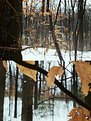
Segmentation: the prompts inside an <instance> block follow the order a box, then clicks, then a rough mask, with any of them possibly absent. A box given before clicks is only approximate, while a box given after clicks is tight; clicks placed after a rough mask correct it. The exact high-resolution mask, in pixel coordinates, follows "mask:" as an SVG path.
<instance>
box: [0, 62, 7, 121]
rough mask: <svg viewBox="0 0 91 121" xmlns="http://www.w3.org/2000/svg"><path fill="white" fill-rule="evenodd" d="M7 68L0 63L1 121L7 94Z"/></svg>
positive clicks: (1, 120) (0, 120)
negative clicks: (5, 93) (5, 94)
mask: <svg viewBox="0 0 91 121" xmlns="http://www.w3.org/2000/svg"><path fill="white" fill-rule="evenodd" d="M5 73H6V71H5V68H4V67H3V64H2V61H0V74H1V75H0V121H3V110H4V109H3V105H4V92H5V78H6V77H5Z"/></svg>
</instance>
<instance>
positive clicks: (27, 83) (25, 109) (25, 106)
mask: <svg viewBox="0 0 91 121" xmlns="http://www.w3.org/2000/svg"><path fill="white" fill-rule="evenodd" d="M33 83H34V82H33V80H32V79H30V78H29V77H27V76H25V75H24V78H23V85H22V86H23V90H22V121H32V99H33Z"/></svg>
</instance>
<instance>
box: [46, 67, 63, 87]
mask: <svg viewBox="0 0 91 121" xmlns="http://www.w3.org/2000/svg"><path fill="white" fill-rule="evenodd" d="M63 72H64V70H63V68H62V67H61V66H53V67H52V68H51V69H50V71H49V72H48V74H47V76H48V77H47V84H48V86H54V81H55V76H61V75H62V74H63Z"/></svg>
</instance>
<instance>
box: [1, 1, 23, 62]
mask: <svg viewBox="0 0 91 121" xmlns="http://www.w3.org/2000/svg"><path fill="white" fill-rule="evenodd" d="M21 13H22V1H21V0H0V58H1V59H5V60H7V59H9V60H11V59H13V58H14V57H15V58H16V57H18V55H19V57H20V51H19V50H17V49H16V48H20V45H19V43H20V37H21V29H22V27H21V25H22V24H21V23H22V22H21V20H22V19H21V18H22V14H21ZM3 47H4V48H3ZM11 48H13V49H11ZM16 55H17V56H16Z"/></svg>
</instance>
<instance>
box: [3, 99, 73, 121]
mask: <svg viewBox="0 0 91 121" xmlns="http://www.w3.org/2000/svg"><path fill="white" fill-rule="evenodd" d="M4 103H5V105H4V121H21V108H22V102H21V99H19V98H18V109H17V118H14V99H12V101H11V103H10V105H9V98H8V97H5V100H4ZM9 107H10V111H11V112H10V114H9ZM72 107H73V103H72V101H69V102H68V103H66V102H65V101H61V100H56V101H54V111H53V115H52V114H50V110H49V108H48V109H47V108H46V107H45V109H42V110H41V109H40V108H38V109H36V110H34V112H33V121H67V120H68V113H69V111H70V110H71V109H72Z"/></svg>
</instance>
